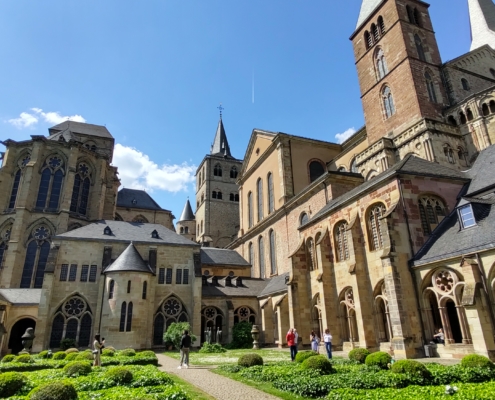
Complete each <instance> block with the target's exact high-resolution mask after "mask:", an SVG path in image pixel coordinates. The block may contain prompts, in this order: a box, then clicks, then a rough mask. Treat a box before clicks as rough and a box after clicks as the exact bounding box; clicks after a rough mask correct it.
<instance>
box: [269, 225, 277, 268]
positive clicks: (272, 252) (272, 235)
mask: <svg viewBox="0 0 495 400" xmlns="http://www.w3.org/2000/svg"><path fill="white" fill-rule="evenodd" d="M269 237H270V273H271V275H275V274H276V273H277V258H276V254H275V251H276V245H275V232H274V231H273V229H271V230H270V233H269Z"/></svg>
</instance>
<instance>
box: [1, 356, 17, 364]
mask: <svg viewBox="0 0 495 400" xmlns="http://www.w3.org/2000/svg"><path fill="white" fill-rule="evenodd" d="M14 360H15V356H14V355H13V354H7V355H5V356H3V358H2V362H3V363H9V362H12V361H14Z"/></svg>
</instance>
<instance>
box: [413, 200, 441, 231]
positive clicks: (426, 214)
mask: <svg viewBox="0 0 495 400" xmlns="http://www.w3.org/2000/svg"><path fill="white" fill-rule="evenodd" d="M418 205H419V216H420V218H421V227H422V228H423V233H424V234H425V235H430V234H431V232H432V231H433V230H434V229H435V228H436V227H437V225H438V224H439V223H440V222H442V220H443V219H444V218H445V216H446V215H447V213H446V207H445V204H444V203H443V201H442V200H440V199H439V198H437V197H434V196H422V197H420V198H419V199H418Z"/></svg>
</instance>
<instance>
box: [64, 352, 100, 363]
mask: <svg viewBox="0 0 495 400" xmlns="http://www.w3.org/2000/svg"><path fill="white" fill-rule="evenodd" d="M94 358H95V357H94V356H93V353H88V352H86V351H85V352H83V353H79V354H78V355H77V357H76V360H77V361H83V360H86V361H93V360H94ZM66 360H67V358H66Z"/></svg>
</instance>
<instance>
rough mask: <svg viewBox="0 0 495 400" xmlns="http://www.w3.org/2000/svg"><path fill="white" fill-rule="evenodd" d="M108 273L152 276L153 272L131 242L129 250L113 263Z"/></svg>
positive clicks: (107, 270) (107, 269)
mask: <svg viewBox="0 0 495 400" xmlns="http://www.w3.org/2000/svg"><path fill="white" fill-rule="evenodd" d="M103 272H104V273H105V274H106V273H108V272H144V273H148V274H152V273H153V271H152V270H151V268H150V267H149V266H148V264H147V263H146V262H145V261H144V260H143V257H141V254H139V252H138V251H137V250H136V248H135V247H134V244H133V243H132V242H131V243H130V244H129V246H128V247H127V249H125V250H124V252H123V253H122V254H121V255H120V256H119V257H118V258H117V259H116V260H115V261H114V262H113V263H112V264H110V265H109V266H108V267H107V268H106V269H105V271H103Z"/></svg>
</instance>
